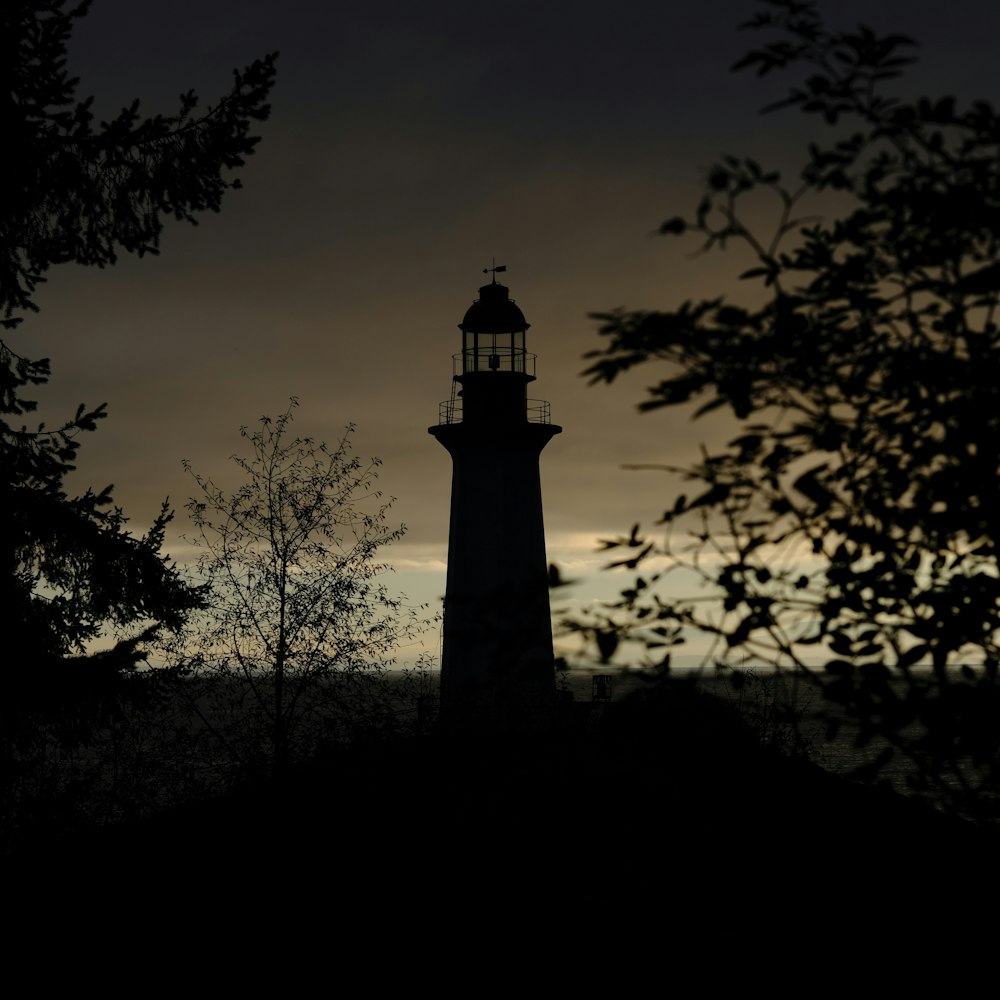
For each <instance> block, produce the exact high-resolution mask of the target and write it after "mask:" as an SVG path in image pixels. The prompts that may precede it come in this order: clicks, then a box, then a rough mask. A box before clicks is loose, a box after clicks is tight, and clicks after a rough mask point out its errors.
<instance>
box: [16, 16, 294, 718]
mask: <svg viewBox="0 0 1000 1000" xmlns="http://www.w3.org/2000/svg"><path fill="white" fill-rule="evenodd" d="M88 7H89V3H86V2H84V3H79V4H75V5H67V3H66V2H65V0H35V2H25V0H17V2H13V3H9V4H5V5H4V6H3V9H2V11H0V76H2V78H3V80H4V85H3V86H2V87H0V134H3V136H4V138H5V149H6V156H5V170H4V184H3V185H2V186H0V324H2V326H3V327H4V328H8V329H9V328H12V327H14V326H15V325H16V324H18V323H19V322H21V320H22V319H23V318H24V315H25V314H26V313H30V312H31V311H33V310H36V309H37V305H36V303H35V302H34V299H33V293H34V291H35V289H36V287H37V285H38V283H39V282H41V281H43V280H45V275H46V273H47V272H48V271H49V269H50V268H51V267H52V266H53V265H57V264H62V263H67V262H75V263H78V264H87V265H96V266H98V267H104V266H107V265H110V264H114V263H115V260H116V259H117V255H118V254H119V253H121V252H127V253H136V254H140V255H141V254H144V253H147V252H150V253H155V252H156V251H157V249H158V244H159V237H160V234H161V232H162V229H163V224H164V220H165V219H166V218H167V217H171V216H172V217H174V218H176V219H181V220H187V221H189V222H194V221H195V216H196V214H197V213H199V212H202V211H205V210H218V208H219V206H220V203H221V199H222V196H223V194H224V193H225V192H226V191H227V190H228V189H231V188H234V187H237V186H238V185H239V181H238V178H236V177H235V176H233V175H232V171H233V170H234V169H236V168H238V167H240V166H242V165H243V163H244V160H245V158H246V156H248V155H249V154H250V153H251V152H252V151H253V148H254V146H255V144H256V142H257V138H256V137H255V136H253V135H251V134H250V133H251V130H252V128H253V125H254V123H255V122H259V121H261V120H263V119H264V118H266V116H267V114H268V110H269V109H268V105H267V103H266V98H267V95H268V92H269V90H270V88H271V85H272V83H273V80H274V60H275V56H274V55H270V56H267V57H265V58H263V59H260V60H257V61H255V62H254V63H252V64H251V65H250V66H249V67H247V68H246V69H245V70H242V71H239V72H237V73H236V74H235V80H234V83H233V86H232V89H231V90H230V92H229V93H228V94H227V95H226V96H225V97H223V98H222V99H221V100H219V101H218V102H217V103H215V104H214V105H213V106H211V107H209V108H207V109H206V110H205V111H203V112H201V113H198V110H197V109H198V99H197V97H196V96H195V95H194V94H193V93H192V92H188V93H186V94H184V95H183V96H182V97H181V99H180V107H179V110H178V111H177V113H176V114H174V115H172V116H163V115H156V116H153V117H148V118H147V117H143V116H142V115H141V114H140V110H139V103H138V101H133V102H132V103H131V104H129V105H128V106H126V107H125V108H123V109H122V110H121V111H120V112H119V113H118V114H117V115H116V116H114V117H113V118H111V119H110V120H109V121H106V122H102V123H100V124H99V125H95V123H94V121H93V115H92V112H91V110H90V109H91V99H89V98H87V99H84V100H79V99H78V98H77V86H78V81H77V80H76V79H74V78H72V77H71V76H70V75H69V72H68V70H67V46H68V43H69V39H70V35H71V32H72V28H73V25H74V22H75V21H76V20H77V19H79V18H81V17H83V16H84V15H85V14H86V12H87V10H88ZM49 376H50V365H49V361H48V359H40V358H30V357H26V356H22V355H20V354H18V353H17V352H15V351H14V350H13V349H12V348H11V347H10V346H9V344H7V343H4V342H2V341H0V463H2V468H3V474H2V477H0V505H2V508H3V510H4V511H5V515H4V531H3V534H2V542H0V544H2V554H0V558H2V566H0V602H2V607H3V609H4V613H5V620H7V621H8V622H9V624H10V627H9V628H8V631H7V636H6V640H5V641H6V646H7V652H8V654H10V656H9V661H10V663H11V664H12V666H14V667H15V668H16V670H17V672H18V678H19V683H20V684H21V686H22V687H25V688H26V689H27V688H30V689H31V690H32V691H34V692H35V694H37V695H38V697H39V698H40V699H42V700H44V699H47V698H49V696H50V694H51V691H52V688H53V676H54V675H53V674H52V673H51V672H47V671H46V670H43V669H42V668H44V667H48V668H50V671H51V670H54V669H55V668H56V666H57V665H59V664H61V663H62V661H63V658H65V657H67V656H70V655H71V654H76V660H75V664H76V666H77V668H79V669H78V670H77V674H78V675H79V673H80V671H81V670H82V666H83V660H82V659H81V657H80V654H83V653H84V652H85V650H86V649H87V644H88V642H89V641H90V640H92V639H93V638H95V637H96V636H97V635H98V634H100V633H101V632H102V631H103V630H105V629H111V630H116V631H117V632H118V634H119V635H120V636H122V639H121V642H120V643H119V644H118V646H117V647H116V650H117V654H118V655H117V658H115V657H114V656H112V657H111V658H110V659H109V657H108V656H107V655H104V656H103V658H102V659H101V661H100V663H101V664H108V663H113V664H115V665H116V666H117V667H121V666H130V665H133V664H134V663H135V662H136V661H137V659H138V658H139V657H140V656H141V648H140V647H141V643H140V641H139V639H140V638H141V637H148V636H149V635H150V634H151V633H150V631H149V630H150V628H153V627H155V626H157V625H162V626H166V627H170V628H173V627H176V626H177V625H178V624H179V622H180V620H181V619H182V618H183V615H184V614H185V613H186V612H187V611H189V610H190V609H191V608H192V607H193V606H196V605H197V603H198V596H197V594H196V593H195V592H193V591H191V590H190V589H189V588H188V587H187V586H186V585H185V584H184V583H183V581H182V580H181V579H180V577H179V575H178V574H177V572H176V571H175V569H174V568H173V567H172V566H171V565H170V564H169V563H168V562H167V561H165V560H164V558H163V556H162V554H161V552H160V545H161V543H162V541H163V534H164V529H165V526H166V524H167V522H168V520H169V516H170V515H169V512H168V511H167V509H166V507H165V506H164V508H163V510H162V511H161V512H160V514H159V516H158V517H157V518H156V519H155V520H154V522H153V525H152V528H151V529H150V530H149V531H148V532H147V533H146V534H145V535H143V536H141V537H137V536H135V535H134V534H132V533H130V532H129V531H128V530H127V529H126V524H127V521H126V518H125V516H124V514H123V512H122V511H121V510H120V509H118V508H116V507H114V506H113V502H112V493H111V487H106V488H104V489H100V490H96V491H95V490H87V491H86V492H85V493H83V495H81V496H72V495H70V494H69V493H68V492H67V489H66V487H65V478H66V476H67V474H68V473H69V472H70V471H71V470H72V469H73V468H74V467H75V463H76V457H77V451H78V448H79V436H80V435H81V434H82V433H84V432H86V431H91V430H93V429H94V428H95V427H96V424H97V421H98V420H100V419H101V418H103V417H104V415H105V407H104V406H103V405H102V406H98V407H96V408H88V407H86V406H84V405H81V406H80V407H79V408H78V410H77V412H76V413H75V415H73V416H71V417H69V419H67V420H66V421H65V422H64V423H63V424H61V425H60V426H57V427H53V428H47V427H45V426H44V425H39V426H36V427H33V428H32V427H29V426H28V425H27V424H26V423H24V420H25V418H26V415H27V414H30V413H31V412H32V411H33V410H34V409H35V408H36V406H35V402H34V401H33V400H32V399H30V398H29V395H28V394H29V393H30V391H31V387H33V386H38V385H41V384H43V383H45V382H46V381H48V379H49ZM87 663H88V665H89V666H90V667H91V668H94V669H92V670H91V675H94V674H95V672H96V667H97V665H98V664H97V661H95V660H94V659H90V660H88V661H87ZM60 676H61V673H60ZM56 686H58V685H56ZM22 696H23V697H21V698H14V699H12V700H11V701H8V705H11V706H12V709H11V710H14V709H18V710H20V707H23V705H24V704H25V703H27V702H30V701H31V698H29V697H28V691H27V690H25V691H22Z"/></svg>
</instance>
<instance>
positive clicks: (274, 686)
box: [173, 399, 424, 771]
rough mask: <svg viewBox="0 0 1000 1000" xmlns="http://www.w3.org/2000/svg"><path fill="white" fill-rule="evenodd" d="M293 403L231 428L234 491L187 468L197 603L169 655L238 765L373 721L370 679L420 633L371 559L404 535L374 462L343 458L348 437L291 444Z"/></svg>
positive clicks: (304, 749) (294, 752)
mask: <svg viewBox="0 0 1000 1000" xmlns="http://www.w3.org/2000/svg"><path fill="white" fill-rule="evenodd" d="M297 405H298V403H297V401H296V400H294V399H293V400H292V401H291V404H290V406H289V407H288V409H287V410H286V411H285V412H284V413H282V414H280V415H279V416H278V417H276V418H274V419H272V418H270V417H266V416H265V417H261V418H260V420H259V422H258V425H257V427H256V428H254V429H250V428H247V427H243V428H241V430H240V434H241V437H242V438H243V440H244V441H245V442H246V445H247V452H248V453H247V454H245V455H240V454H237V455H234V456H233V457H232V460H233V462H234V463H235V464H236V465H237V466H238V467H239V470H240V476H241V482H240V484H239V486H238V487H237V488H236V489H234V490H233V492H231V493H229V492H227V491H225V490H223V489H221V488H220V487H219V486H218V485H217V484H216V483H215V482H214V481H213V480H212V479H211V478H209V477H207V476H204V475H201V474H199V473H197V472H194V471H193V470H192V469H191V467H190V464H189V463H185V467H186V468H187V469H188V471H189V472H190V473H191V475H192V477H193V478H194V481H195V483H196V484H197V487H198V490H197V496H196V497H194V498H192V499H191V500H190V501H189V503H188V505H187V508H188V511H189V513H190V515H191V520H192V522H193V524H194V528H195V534H194V535H193V536H192V538H191V539H190V541H191V542H192V544H194V545H195V546H197V548H198V549H199V550H200V557H199V560H198V563H197V568H196V571H195V577H196V579H197V581H198V582H199V583H200V584H201V585H203V586H204V588H205V590H206V597H207V599H206V603H205V607H204V608H203V609H202V610H201V611H200V612H199V613H197V614H196V615H194V616H193V617H192V619H191V621H190V627H189V628H188V629H187V630H186V631H185V632H184V633H183V634H182V635H181V636H180V637H179V639H178V641H177V642H176V643H175V644H174V650H173V652H174V656H175V658H177V659H178V660H179V661H180V662H182V663H185V664H187V665H191V666H195V667H196V668H197V670H198V674H199V675H200V677H201V678H202V681H203V682H207V684H208V687H209V688H210V690H211V693H212V696H211V698H206V699H205V700H211V701H213V702H214V703H215V705H216V708H217V709H218V708H219V706H220V705H221V709H222V710H221V711H216V712H215V714H214V715H213V714H212V712H211V711H210V710H208V709H205V710H204V711H202V710H201V709H199V711H200V712H201V714H202V718H203V720H204V721H205V722H206V723H207V724H208V725H210V726H211V727H212V728H213V731H215V732H216V733H217V734H218V735H219V737H220V739H221V740H222V741H223V743H224V745H225V746H226V748H227V749H228V750H230V751H231V753H232V755H233V756H234V757H235V758H236V760H237V761H238V762H239V763H240V764H242V765H244V766H254V767H259V766H265V767H267V768H271V769H273V770H275V771H280V770H282V769H283V768H284V767H285V766H286V765H287V764H288V763H289V762H290V761H291V760H293V759H298V758H301V757H303V756H304V755H306V754H307V753H309V752H314V751H315V749H316V747H317V745H318V744H320V743H322V742H323V741H331V742H332V741H335V739H336V732H335V730H336V726H337V724H338V722H339V723H343V722H344V720H345V718H348V717H349V718H350V719H351V721H352V722H353V723H355V724H357V723H359V722H360V721H361V720H362V719H363V718H364V717H365V716H366V715H369V714H371V710H372V707H373V704H374V703H376V702H379V700H380V696H381V693H382V688H381V686H378V687H377V690H373V687H374V686H373V683H372V682H373V680H377V679H379V674H380V672H381V670H382V669H383V668H384V667H385V666H387V665H388V664H389V663H390V662H392V658H393V657H394V656H395V653H396V649H397V647H398V645H399V644H400V642H403V641H406V640H408V639H413V638H415V637H416V635H417V634H418V633H419V632H421V631H423V628H424V625H423V622H422V620H421V619H420V617H419V614H418V609H414V608H411V607H407V606H406V605H405V604H404V602H403V600H402V598H400V597H399V596H394V595H393V594H391V593H390V592H389V590H388V588H387V587H386V584H385V577H384V574H386V573H387V572H388V566H387V565H385V564H384V563H382V562H381V556H382V549H383V548H384V547H385V546H386V545H388V544H390V543H391V542H393V541H396V540H397V539H399V538H400V537H402V535H403V533H404V531H405V528H404V527H403V526H402V525H400V526H398V527H395V528H393V527H390V526H389V525H388V524H387V519H388V513H389V508H390V504H391V500H389V499H387V498H385V497H384V496H383V494H382V492H381V491H380V490H379V489H378V483H377V480H378V470H379V466H380V464H381V463H380V461H379V460H378V459H371V460H370V461H362V460H361V459H360V458H359V457H358V456H357V455H355V454H354V453H353V449H352V446H351V435H352V433H353V431H354V428H353V426H348V428H347V429H346V431H345V432H344V435H343V437H342V438H341V439H340V441H339V442H338V443H337V444H336V445H335V446H332V447H331V446H328V445H327V444H326V443H324V442H321V441H315V440H313V439H312V438H307V437H295V436H293V435H292V430H291V423H292V419H293V416H294V412H295V408H296V406H297ZM234 705H235V706H237V708H236V710H235V711H231V710H230V709H232V707H233V706H234ZM381 707H384V706H381Z"/></svg>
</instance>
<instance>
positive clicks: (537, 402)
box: [438, 398, 552, 424]
mask: <svg viewBox="0 0 1000 1000" xmlns="http://www.w3.org/2000/svg"><path fill="white" fill-rule="evenodd" d="M524 417H525V420H526V422H527V423H529V424H550V423H552V412H551V408H550V406H549V401H548V400H547V399H529V400H527V406H526V407H525V411H524ZM461 422H462V400H461V399H460V398H456V399H445V400H443V401H442V402H441V403H439V404H438V423H439V424H460V423H461Z"/></svg>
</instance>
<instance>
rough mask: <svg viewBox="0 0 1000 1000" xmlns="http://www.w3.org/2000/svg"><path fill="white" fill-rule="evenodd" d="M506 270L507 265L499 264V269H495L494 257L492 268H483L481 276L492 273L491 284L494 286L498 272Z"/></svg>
mask: <svg viewBox="0 0 1000 1000" xmlns="http://www.w3.org/2000/svg"><path fill="white" fill-rule="evenodd" d="M506 270H507V265H506V264H501V265H500V266H499V267H497V259H496V257H494V258H493V266H492V267H484V268H483V274H489V273H490V272H491V271H492V272H493V284H494V285H495V284H496V283H497V273H498V272H500V271H506Z"/></svg>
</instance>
